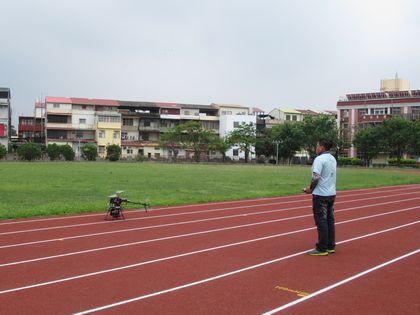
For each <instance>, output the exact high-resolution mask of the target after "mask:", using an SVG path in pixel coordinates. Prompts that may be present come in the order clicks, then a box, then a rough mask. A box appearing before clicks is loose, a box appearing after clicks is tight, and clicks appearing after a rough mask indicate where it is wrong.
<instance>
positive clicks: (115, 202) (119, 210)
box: [105, 190, 150, 220]
mask: <svg viewBox="0 0 420 315" xmlns="http://www.w3.org/2000/svg"><path fill="white" fill-rule="evenodd" d="M123 192H124V191H123V190H119V191H116V192H115V194H113V195H111V196H108V198H109V204H108V211H107V213H106V216H105V220H109V219H110V218H112V219H114V220H118V219H121V220H125V216H124V213H123V206H122V204H123V203H124V202H125V203H132V204H137V205H142V206H143V207H144V210H145V211H146V213H147V212H148V209H149V208H150V204H149V202H148V201H145V202H135V201H130V200H128V199H127V198H121V194H122V193H123Z"/></svg>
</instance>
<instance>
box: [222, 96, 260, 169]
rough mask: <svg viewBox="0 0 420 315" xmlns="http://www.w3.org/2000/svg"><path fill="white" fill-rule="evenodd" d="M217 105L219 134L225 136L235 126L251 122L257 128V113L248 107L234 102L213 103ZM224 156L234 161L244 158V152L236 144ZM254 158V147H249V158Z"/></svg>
mask: <svg viewBox="0 0 420 315" xmlns="http://www.w3.org/2000/svg"><path fill="white" fill-rule="evenodd" d="M215 105H216V106H218V107H219V121H220V127H219V135H220V137H222V138H223V137H226V136H227V135H228V134H229V133H230V132H232V131H233V130H234V129H235V128H237V127H239V126H241V125H244V124H251V125H252V126H254V127H255V128H257V115H255V114H254V113H253V112H252V111H251V110H250V109H249V108H248V107H245V106H242V105H236V104H233V105H232V104H231V105H229V104H215ZM226 156H227V157H229V158H230V159H232V160H234V161H238V160H241V159H245V152H243V151H241V150H240V148H239V147H238V146H233V147H231V148H230V149H229V150H228V151H226ZM254 158H255V148H254V147H252V148H251V152H250V155H249V159H250V160H252V159H254Z"/></svg>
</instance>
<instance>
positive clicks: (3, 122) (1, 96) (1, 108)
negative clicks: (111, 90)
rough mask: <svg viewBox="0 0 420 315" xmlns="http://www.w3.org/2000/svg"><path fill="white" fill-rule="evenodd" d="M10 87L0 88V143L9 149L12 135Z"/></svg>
mask: <svg viewBox="0 0 420 315" xmlns="http://www.w3.org/2000/svg"><path fill="white" fill-rule="evenodd" d="M10 98H11V95H10V89H9V88H0V144H2V145H3V146H5V147H6V150H8V149H9V141H10V137H11V114H12V110H11V107H10Z"/></svg>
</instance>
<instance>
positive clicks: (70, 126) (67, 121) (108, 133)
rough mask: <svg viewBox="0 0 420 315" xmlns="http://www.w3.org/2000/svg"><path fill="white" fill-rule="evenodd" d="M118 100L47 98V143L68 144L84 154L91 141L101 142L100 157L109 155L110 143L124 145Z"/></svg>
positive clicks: (98, 143) (99, 143) (77, 152)
mask: <svg viewBox="0 0 420 315" xmlns="http://www.w3.org/2000/svg"><path fill="white" fill-rule="evenodd" d="M118 106H119V104H118V102H117V101H114V100H103V99H87V98H68V97H54V96H47V97H46V98H45V136H46V144H47V145H48V144H52V143H57V144H60V145H63V144H68V145H70V146H71V147H72V148H73V150H74V151H75V152H76V156H80V153H81V152H80V148H81V146H82V145H83V144H85V143H87V142H92V143H96V144H97V145H98V154H99V156H100V157H105V156H106V146H107V145H110V144H117V145H121V114H120V113H119V112H118Z"/></svg>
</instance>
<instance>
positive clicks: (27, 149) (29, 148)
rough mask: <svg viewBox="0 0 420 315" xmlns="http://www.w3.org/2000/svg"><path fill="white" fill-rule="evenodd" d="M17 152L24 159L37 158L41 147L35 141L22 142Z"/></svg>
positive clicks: (40, 153)
mask: <svg viewBox="0 0 420 315" xmlns="http://www.w3.org/2000/svg"><path fill="white" fill-rule="evenodd" d="M17 154H18V155H19V157H20V158H22V159H24V160H27V161H32V160H35V159H39V158H40V157H41V155H42V152H41V147H40V146H39V145H38V144H37V143H32V142H29V143H25V144H22V145H21V146H20V147H19V148H18V150H17Z"/></svg>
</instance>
